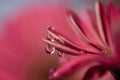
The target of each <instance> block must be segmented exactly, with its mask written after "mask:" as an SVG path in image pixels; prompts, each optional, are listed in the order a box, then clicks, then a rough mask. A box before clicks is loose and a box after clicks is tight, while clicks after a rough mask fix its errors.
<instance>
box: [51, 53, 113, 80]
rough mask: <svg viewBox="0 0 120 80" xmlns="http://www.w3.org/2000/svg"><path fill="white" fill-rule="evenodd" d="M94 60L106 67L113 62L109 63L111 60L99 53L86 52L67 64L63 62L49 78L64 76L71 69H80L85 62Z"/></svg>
mask: <svg viewBox="0 0 120 80" xmlns="http://www.w3.org/2000/svg"><path fill="white" fill-rule="evenodd" d="M92 62H93V63H94V62H98V63H100V64H102V65H103V66H106V67H110V65H111V63H109V60H107V59H106V58H105V57H102V56H98V55H92V54H86V55H83V56H81V57H78V58H76V59H74V60H71V61H69V62H68V63H66V64H63V65H62V66H61V67H60V68H58V69H57V70H56V71H55V72H54V73H53V74H51V75H50V77H49V78H50V79H54V78H58V77H62V76H64V75H66V74H68V73H70V71H75V70H78V69H79V68H80V67H82V65H83V64H85V63H86V64H88V63H92Z"/></svg>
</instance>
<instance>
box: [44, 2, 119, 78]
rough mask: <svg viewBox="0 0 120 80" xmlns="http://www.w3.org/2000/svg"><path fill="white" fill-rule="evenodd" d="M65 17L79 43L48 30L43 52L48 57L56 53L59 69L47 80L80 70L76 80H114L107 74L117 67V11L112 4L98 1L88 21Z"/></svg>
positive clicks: (68, 14) (71, 14) (51, 29)
mask: <svg viewBox="0 0 120 80" xmlns="http://www.w3.org/2000/svg"><path fill="white" fill-rule="evenodd" d="M66 13H67V19H68V21H69V22H70V24H71V27H72V29H73V31H74V32H75V34H76V36H77V38H78V39H79V40H78V41H76V40H74V39H69V38H68V37H67V36H65V35H64V34H61V33H59V32H58V31H56V30H55V29H54V27H49V28H48V29H47V33H48V36H47V39H43V41H44V42H45V43H46V44H47V45H46V47H45V50H46V52H47V53H49V54H54V53H55V52H57V53H58V55H59V56H60V58H59V59H60V65H61V66H60V67H59V68H57V69H55V70H52V71H50V72H51V73H50V75H49V79H50V80H53V79H57V78H60V77H64V76H66V75H68V74H73V73H74V74H76V73H75V72H77V71H78V70H79V76H78V77H77V79H76V80H115V78H114V77H113V76H112V74H111V72H110V70H112V69H116V68H118V67H119V66H120V65H119V60H120V58H119V52H120V50H119V48H120V42H119V40H120V38H119V37H120V12H119V9H117V8H116V6H115V5H114V4H113V3H112V2H111V3H109V4H107V5H104V4H102V3H101V2H100V1H97V2H96V4H95V11H88V12H87V16H88V19H89V20H87V21H86V22H85V21H83V20H82V19H81V18H79V17H78V16H77V15H76V14H75V13H74V12H73V11H71V10H67V11H66ZM66 35H69V34H66ZM67 55H69V56H70V58H71V59H70V60H68V59H67V57H66V56H67ZM73 57H75V58H73ZM88 75H90V76H88Z"/></svg>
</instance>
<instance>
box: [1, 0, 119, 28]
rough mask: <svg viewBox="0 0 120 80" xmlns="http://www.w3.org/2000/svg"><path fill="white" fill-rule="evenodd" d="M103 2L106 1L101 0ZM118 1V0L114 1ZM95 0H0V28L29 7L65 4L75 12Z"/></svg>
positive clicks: (90, 4)
mask: <svg viewBox="0 0 120 80" xmlns="http://www.w3.org/2000/svg"><path fill="white" fill-rule="evenodd" d="M102 1H104V2H106V1H108V0H102ZM116 1H119V0H116ZM94 2H95V0H0V27H2V26H3V24H4V21H5V20H6V18H7V17H9V16H10V14H11V13H14V12H15V11H16V12H18V11H20V10H22V9H24V8H25V7H27V6H30V5H34V4H37V5H40V6H41V7H42V6H45V5H58V4H61V3H67V4H69V5H70V6H72V8H74V9H77V10H84V9H85V8H93V5H94Z"/></svg>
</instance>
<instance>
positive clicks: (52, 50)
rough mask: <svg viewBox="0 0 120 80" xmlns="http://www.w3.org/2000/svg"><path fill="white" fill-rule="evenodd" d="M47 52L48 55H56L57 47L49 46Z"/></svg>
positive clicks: (46, 48)
mask: <svg viewBox="0 0 120 80" xmlns="http://www.w3.org/2000/svg"><path fill="white" fill-rule="evenodd" d="M45 51H46V52H47V53H48V54H54V53H55V47H52V46H51V45H49V44H47V45H46V47H45Z"/></svg>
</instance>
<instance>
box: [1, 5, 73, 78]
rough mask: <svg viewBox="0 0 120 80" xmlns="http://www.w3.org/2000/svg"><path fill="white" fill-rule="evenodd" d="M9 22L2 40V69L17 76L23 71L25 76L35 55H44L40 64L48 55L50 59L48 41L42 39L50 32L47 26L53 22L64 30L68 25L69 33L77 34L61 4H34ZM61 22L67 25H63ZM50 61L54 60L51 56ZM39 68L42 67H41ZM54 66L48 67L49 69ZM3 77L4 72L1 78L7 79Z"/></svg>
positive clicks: (41, 56)
mask: <svg viewBox="0 0 120 80" xmlns="http://www.w3.org/2000/svg"><path fill="white" fill-rule="evenodd" d="M5 24H6V25H5V29H4V34H3V38H2V42H1V40H0V69H1V70H2V71H3V72H6V73H5V74H6V75H9V76H11V77H14V78H15V79H16V78H17V79H21V78H22V75H23V76H24V74H25V72H24V71H25V66H26V65H27V62H28V61H30V60H31V58H34V57H35V56H38V55H40V56H39V59H40V60H41V62H40V63H39V64H40V65H41V66H44V65H43V63H44V61H45V59H46V61H47V60H48V59H49V57H47V58H46V57H45V56H46V54H45V51H44V42H43V41H42V40H41V38H42V37H45V36H46V32H45V30H46V28H47V27H48V26H49V25H54V26H55V27H57V28H58V29H60V31H63V30H64V29H66V30H67V32H66V31H65V33H66V34H70V35H72V36H74V35H73V34H72V33H71V30H70V29H69V28H68V27H67V26H68V24H67V21H65V19H64V14H63V9H62V8H59V7H55V8H53V7H49V9H48V7H44V8H40V7H38V6H36V7H32V6H30V7H29V8H27V9H25V10H23V12H21V11H18V13H14V14H13V15H12V16H10V18H9V20H8V21H7V22H6V23H5ZM61 26H64V27H62V28H61ZM0 39H1V38H0ZM49 61H50V62H53V61H51V59H50V60H49ZM51 65H52V64H51ZM29 67H30V66H29ZM39 68H40V69H41V67H39ZM50 68H51V67H47V69H50ZM42 70H43V72H44V70H46V68H42ZM43 72H41V75H40V77H43V75H47V74H48V73H47V72H46V74H45V73H44V74H42V73H43ZM1 74H2V72H1ZM3 77H4V74H3V76H0V80H4V78H3ZM10 79H12V78H10ZM10 79H9V80H10ZM12 80H14V79H12ZM21 80H22V79H21ZM42 80H46V79H42Z"/></svg>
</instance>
